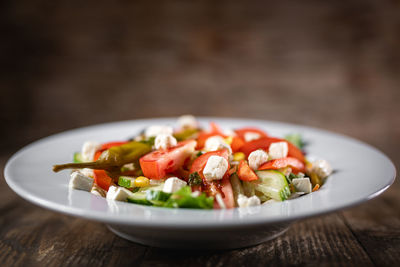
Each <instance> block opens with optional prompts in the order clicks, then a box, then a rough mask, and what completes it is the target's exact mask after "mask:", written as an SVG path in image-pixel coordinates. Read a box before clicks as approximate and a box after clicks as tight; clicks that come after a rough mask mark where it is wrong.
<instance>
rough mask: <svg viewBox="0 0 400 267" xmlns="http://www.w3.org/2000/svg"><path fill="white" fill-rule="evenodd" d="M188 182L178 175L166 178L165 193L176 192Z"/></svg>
mask: <svg viewBox="0 0 400 267" xmlns="http://www.w3.org/2000/svg"><path fill="white" fill-rule="evenodd" d="M186 184H187V183H186V182H185V181H183V180H181V179H179V178H178V177H170V178H168V179H167V180H165V184H164V187H163V191H164V192H165V193H175V192H176V191H178V190H179V189H181V188H182V187H184V186H185V185H186Z"/></svg>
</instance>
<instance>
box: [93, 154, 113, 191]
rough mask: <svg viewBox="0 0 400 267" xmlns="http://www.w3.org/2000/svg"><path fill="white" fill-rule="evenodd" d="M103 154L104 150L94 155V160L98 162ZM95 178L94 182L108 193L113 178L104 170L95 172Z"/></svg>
mask: <svg viewBox="0 0 400 267" xmlns="http://www.w3.org/2000/svg"><path fill="white" fill-rule="evenodd" d="M102 152H103V151H102V150H98V151H97V152H96V154H94V159H93V160H95V161H96V160H97V159H98V158H99V157H100V155H101V153H102ZM93 178H94V182H95V183H96V184H97V185H98V186H100V187H101V188H103V189H104V190H106V191H108V188H109V187H110V186H111V184H112V178H111V177H110V176H108V175H107V173H106V171H104V170H93Z"/></svg>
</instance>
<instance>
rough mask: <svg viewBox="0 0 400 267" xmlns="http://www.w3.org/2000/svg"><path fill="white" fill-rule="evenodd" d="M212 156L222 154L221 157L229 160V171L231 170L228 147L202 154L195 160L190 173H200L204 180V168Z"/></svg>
mask: <svg viewBox="0 0 400 267" xmlns="http://www.w3.org/2000/svg"><path fill="white" fill-rule="evenodd" d="M211 156H220V157H223V158H225V159H226V160H227V161H228V170H227V172H228V171H229V152H228V150H226V149H221V150H217V151H211V152H207V153H204V154H203V155H201V156H200V157H198V158H197V159H195V160H194V161H193V164H192V167H191V168H190V173H194V172H197V173H198V174H199V175H200V177H201V178H202V179H203V180H204V176H203V169H204V167H205V166H206V164H207V160H208V158H209V157H211Z"/></svg>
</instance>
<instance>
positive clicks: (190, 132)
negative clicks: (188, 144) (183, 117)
mask: <svg viewBox="0 0 400 267" xmlns="http://www.w3.org/2000/svg"><path fill="white" fill-rule="evenodd" d="M198 132H199V129H186V130H183V131H181V132H178V133H174V137H175V138H176V140H178V141H184V140H187V139H190V138H193V137H195V135H196V134H197V133H198Z"/></svg>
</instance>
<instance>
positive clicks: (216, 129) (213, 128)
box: [196, 122, 226, 149]
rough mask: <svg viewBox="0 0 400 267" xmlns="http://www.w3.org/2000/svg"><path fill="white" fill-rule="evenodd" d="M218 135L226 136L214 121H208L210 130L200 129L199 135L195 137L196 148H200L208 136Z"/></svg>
mask: <svg viewBox="0 0 400 267" xmlns="http://www.w3.org/2000/svg"><path fill="white" fill-rule="evenodd" d="M215 135H219V136H222V137H224V138H225V137H226V135H224V134H223V132H222V130H221V128H220V127H219V126H218V125H217V124H216V123H214V122H211V123H210V131H202V132H200V133H199V136H198V137H197V147H196V148H197V149H202V148H203V147H204V145H205V144H206V141H207V139H208V138H209V137H211V136H215Z"/></svg>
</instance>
